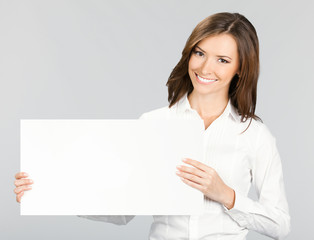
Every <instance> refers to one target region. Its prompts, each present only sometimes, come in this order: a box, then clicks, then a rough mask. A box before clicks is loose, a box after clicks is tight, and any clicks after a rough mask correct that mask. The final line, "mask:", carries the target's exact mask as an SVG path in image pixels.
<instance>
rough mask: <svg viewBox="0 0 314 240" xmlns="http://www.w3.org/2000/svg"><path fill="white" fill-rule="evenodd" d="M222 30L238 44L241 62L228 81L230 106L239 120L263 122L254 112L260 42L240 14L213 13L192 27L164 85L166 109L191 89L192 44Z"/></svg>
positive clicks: (253, 29) (251, 27) (250, 25)
mask: <svg viewBox="0 0 314 240" xmlns="http://www.w3.org/2000/svg"><path fill="white" fill-rule="evenodd" d="M222 33H224V34H230V35H231V36H232V37H233V38H234V39H235V41H236V43H237V47H238V54H239V61H240V64H239V74H236V75H235V76H234V77H233V78H232V80H231V83H230V87H229V98H230V99H231V103H232V105H233V106H234V107H235V108H236V109H237V110H238V113H239V115H240V116H241V122H246V121H247V120H248V119H250V123H249V125H248V127H249V126H250V124H251V121H252V119H255V120H257V119H258V120H260V121H262V120H261V119H260V118H259V117H258V116H257V115H255V106H256V95H257V80H258V76H259V43H258V37H257V34H256V30H255V28H254V26H253V25H252V24H251V23H250V21H249V20H248V19H247V18H245V17H244V16H243V15H241V14H239V13H228V12H222V13H216V14H214V15H211V16H209V17H207V18H205V19H204V20H202V21H201V22H200V23H199V24H197V26H196V27H195V28H194V30H193V31H192V33H191V35H190V36H189V38H188V39H187V42H186V44H185V47H184V49H183V51H182V57H181V59H180V61H179V62H178V64H177V65H176V66H175V68H174V69H173V70H172V72H171V74H170V76H169V78H168V81H167V84H166V86H167V87H168V102H169V108H170V107H172V106H173V105H174V104H175V103H176V102H178V101H179V100H180V99H181V98H182V97H183V96H184V94H185V93H188V94H190V93H191V92H192V91H193V85H192V81H191V79H190V76H189V73H188V64H189V60H190V56H191V53H192V51H193V50H194V47H195V46H196V45H197V44H198V43H199V42H200V41H201V40H203V39H204V38H207V37H209V36H213V35H217V34H222ZM248 127H247V128H248ZM247 128H246V129H247Z"/></svg>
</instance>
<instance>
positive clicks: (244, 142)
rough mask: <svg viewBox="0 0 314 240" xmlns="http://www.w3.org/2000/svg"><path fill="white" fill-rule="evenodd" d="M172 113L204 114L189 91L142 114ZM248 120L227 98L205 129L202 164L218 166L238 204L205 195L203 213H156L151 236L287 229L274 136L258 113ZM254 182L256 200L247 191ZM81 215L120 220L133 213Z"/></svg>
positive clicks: (223, 235)
mask: <svg viewBox="0 0 314 240" xmlns="http://www.w3.org/2000/svg"><path fill="white" fill-rule="evenodd" d="M173 118H178V119H179V118H184V119H201V117H200V115H199V114H198V112H197V111H196V110H195V109H192V108H191V105H190V103H189V100H188V98H187V94H185V96H184V97H182V98H181V99H180V100H179V101H178V102H177V103H176V104H174V105H173V106H172V107H171V108H169V107H168V106H165V107H162V108H158V109H155V110H152V111H149V112H146V113H143V114H142V115H141V116H140V119H173ZM249 122H250V120H247V121H246V122H241V116H240V115H239V114H238V112H237V109H236V108H235V107H234V106H233V105H232V104H231V100H230V99H229V101H228V104H227V106H226V107H225V109H224V111H223V113H222V114H221V115H220V116H219V117H218V118H217V119H216V120H215V121H213V122H212V123H211V125H210V126H209V127H208V128H207V129H205V125H204V148H203V149H204V152H203V154H204V155H203V160H204V164H206V165H208V166H210V167H212V168H214V169H215V170H216V172H217V173H218V174H219V176H220V177H221V178H222V180H223V181H224V183H225V184H227V185H228V186H229V187H231V188H233V189H234V191H235V204H234V207H233V208H232V209H230V210H228V209H227V208H226V207H225V206H223V205H222V204H221V203H218V202H215V201H212V200H211V199H208V198H207V197H205V196H204V209H205V210H204V213H203V214H202V215H191V216H168V215H167V216H159V215H158V216H153V218H154V221H153V223H152V225H151V229H150V234H149V239H150V240H165V239H167V240H168V239H169V240H170V239H173V240H179V239H190V240H192V239H193V240H200V239H202V240H205V239H206V240H214V239H215V240H231V239H232V240H244V239H246V235H247V233H248V231H249V230H254V231H256V232H259V233H261V234H263V235H266V236H269V237H271V238H273V239H284V238H285V237H286V236H287V235H288V233H289V232H290V215H289V208H288V203H287V199H286V194H285V187H284V181H283V172H282V163H281V159H280V156H279V153H278V149H277V146H276V139H275V138H274V136H273V135H272V134H271V132H270V131H269V129H268V128H267V126H266V125H265V124H264V123H262V122H260V121H257V120H254V119H252V122H251V124H250V126H249V128H248V129H247V130H246V131H245V132H243V131H244V130H245V129H246V128H247V126H248V124H249ZM187 157H188V156H187ZM195 160H197V159H195ZM182 184H185V183H183V182H182ZM251 186H252V187H253V188H254V189H255V191H256V193H257V196H258V200H257V201H255V200H252V199H251V198H249V197H248V196H247V195H248V193H249V190H250V188H251ZM195 191H198V190H196V189H195ZM81 217H86V218H89V219H92V220H96V221H105V222H111V223H114V224H119V225H121V224H127V223H128V222H129V221H130V220H131V219H133V217H134V216H81Z"/></svg>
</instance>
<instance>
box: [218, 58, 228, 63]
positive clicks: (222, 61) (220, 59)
mask: <svg viewBox="0 0 314 240" xmlns="http://www.w3.org/2000/svg"><path fill="white" fill-rule="evenodd" d="M218 62H221V63H229V62H228V61H227V60H226V59H223V58H219V59H218Z"/></svg>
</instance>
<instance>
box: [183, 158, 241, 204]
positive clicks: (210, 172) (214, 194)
mask: <svg viewBox="0 0 314 240" xmlns="http://www.w3.org/2000/svg"><path fill="white" fill-rule="evenodd" d="M183 162H184V163H186V164H189V165H191V166H193V167H188V166H183V165H179V166H177V169H178V170H179V171H178V172H177V175H178V176H179V177H181V179H182V181H183V182H184V183H186V184H187V185H189V186H191V187H193V188H196V189H198V190H199V191H201V192H202V193H203V194H204V195H205V196H206V197H208V198H210V199H211V200H214V201H216V202H219V203H221V204H223V205H224V206H225V207H226V208H228V209H231V208H233V206H234V201H235V192H234V190H233V189H232V188H230V187H228V186H227V185H226V184H225V183H224V182H223V181H222V179H221V178H220V176H219V175H218V174H217V172H216V171H215V170H214V169H213V168H211V167H209V166H207V165H205V164H203V163H201V162H199V161H196V160H192V159H189V158H185V160H183Z"/></svg>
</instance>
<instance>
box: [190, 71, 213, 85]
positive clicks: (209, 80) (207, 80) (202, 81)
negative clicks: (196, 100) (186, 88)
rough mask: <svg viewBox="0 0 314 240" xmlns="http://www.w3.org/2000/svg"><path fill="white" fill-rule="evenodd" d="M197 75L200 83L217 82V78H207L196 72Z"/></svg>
mask: <svg viewBox="0 0 314 240" xmlns="http://www.w3.org/2000/svg"><path fill="white" fill-rule="evenodd" d="M195 75H196V78H197V80H198V81H199V82H200V83H202V84H204V83H212V82H216V81H217V79H206V78H202V77H200V76H199V75H197V74H196V73H195Z"/></svg>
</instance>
